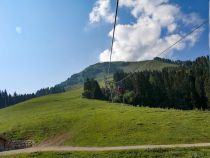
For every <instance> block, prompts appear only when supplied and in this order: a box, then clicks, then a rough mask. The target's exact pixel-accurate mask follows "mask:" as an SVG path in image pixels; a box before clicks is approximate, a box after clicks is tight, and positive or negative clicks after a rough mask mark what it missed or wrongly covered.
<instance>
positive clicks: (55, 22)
mask: <svg viewBox="0 0 210 158" xmlns="http://www.w3.org/2000/svg"><path fill="white" fill-rule="evenodd" d="M114 5H115V1H113V0H71V1H70V0H36V1H34V0H18V1H14V0H0V72H1V76H0V89H1V90H4V89H7V90H8V92H10V93H13V92H17V93H32V92H35V91H36V90H38V89H40V88H44V87H48V86H54V85H55V84H58V83H60V82H62V81H64V80H66V79H67V78H68V77H70V76H71V75H72V74H74V73H77V72H80V71H81V70H83V69H84V68H85V67H87V66H89V65H91V64H94V63H96V62H104V61H107V60H108V58H109V53H110V52H109V48H110V43H111V37H110V33H111V31H112V28H113V19H114ZM208 6H209V5H208V0H202V3H201V2H200V1H199V0H184V1H183V0H120V6H119V16H118V20H117V27H116V40H115V42H114V51H113V60H114V61H141V60H148V59H152V58H154V57H155V56H157V55H158V53H159V52H161V50H164V49H165V48H166V47H168V46H169V45H171V44H173V43H174V42H175V41H177V40H178V39H179V38H180V37H181V36H183V35H185V34H186V33H187V32H189V31H190V30H192V29H193V28H194V27H196V26H198V25H199V24H201V23H202V22H203V21H204V20H205V19H208V14H209V8H208ZM208 53H209V50H208V27H207V26H206V27H203V28H202V29H201V30H199V31H197V32H196V33H195V34H193V35H192V36H190V37H189V38H187V39H186V40H185V41H183V42H181V43H180V44H179V45H177V46H176V47H174V48H173V49H172V50H171V51H170V52H168V53H167V54H165V55H163V56H162V57H166V58H170V59H181V60H186V59H190V60H193V59H195V58H196V57H198V56H202V55H207V54H208Z"/></svg>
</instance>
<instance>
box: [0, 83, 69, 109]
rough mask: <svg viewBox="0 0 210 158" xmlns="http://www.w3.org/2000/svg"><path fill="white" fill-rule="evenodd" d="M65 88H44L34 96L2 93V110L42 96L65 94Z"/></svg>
mask: <svg viewBox="0 0 210 158" xmlns="http://www.w3.org/2000/svg"><path fill="white" fill-rule="evenodd" d="M64 91H65V90H64V88H62V87H60V86H55V87H51V88H49V87H48V88H43V89H40V90H38V91H37V92H36V93H32V94H17V93H16V92H15V93H14V94H13V95H12V94H9V93H8V92H7V91H6V90H4V91H0V108H5V107H8V106H11V105H15V104H18V103H20V102H24V101H26V100H29V99H33V98H36V97H40V96H45V95H49V94H55V93H62V92H64Z"/></svg>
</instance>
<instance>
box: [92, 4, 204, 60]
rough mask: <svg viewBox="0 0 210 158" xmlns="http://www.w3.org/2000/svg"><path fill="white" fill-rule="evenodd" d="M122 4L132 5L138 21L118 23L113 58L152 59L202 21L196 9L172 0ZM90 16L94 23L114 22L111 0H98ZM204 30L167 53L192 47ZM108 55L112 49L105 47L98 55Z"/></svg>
mask: <svg viewBox="0 0 210 158" xmlns="http://www.w3.org/2000/svg"><path fill="white" fill-rule="evenodd" d="M119 7H120V8H127V9H129V10H130V14H131V16H133V17H134V18H135V22H134V23H127V24H120V23H118V24H117V26H116V35H115V42H114V49H113V58H112V59H113V60H114V61H139V60H146V59H152V58H154V57H155V56H157V55H158V54H159V53H160V52H161V51H163V50H164V49H166V48H167V47H169V46H170V45H171V44H173V43H174V42H176V41H177V40H179V39H180V38H181V37H182V36H183V35H184V34H186V32H188V31H189V30H191V29H192V28H193V27H194V26H196V25H198V24H200V23H201V22H202V19H201V18H200V16H199V15H198V14H197V13H187V14H186V13H184V12H183V11H182V10H181V7H180V6H178V5H177V4H174V3H173V4H172V3H170V1H169V0H120V4H119ZM119 18H121V17H119ZM122 18H123V17H122ZM89 20H90V23H91V24H94V23H99V22H107V23H112V22H113V20H114V11H113V8H111V1H110V0H97V2H96V3H95V6H94V8H93V9H92V12H91V13H90V15H89ZM186 30H187V31H186ZM111 33H112V30H111V31H110V32H109V34H108V35H109V37H111V36H112V34H111ZM201 33H202V30H200V31H197V32H196V33H194V34H193V35H192V36H190V37H188V38H187V39H185V40H184V41H182V42H181V43H179V44H178V45H176V46H175V47H174V48H173V49H172V50H171V51H170V52H169V53H168V55H172V54H173V51H174V50H183V49H184V48H186V47H193V46H194V45H195V43H196V42H197V40H198V39H199V37H200V35H201ZM109 55H110V51H109V49H106V50H104V51H103V52H101V54H100V56H99V59H100V61H101V62H104V61H108V60H109Z"/></svg>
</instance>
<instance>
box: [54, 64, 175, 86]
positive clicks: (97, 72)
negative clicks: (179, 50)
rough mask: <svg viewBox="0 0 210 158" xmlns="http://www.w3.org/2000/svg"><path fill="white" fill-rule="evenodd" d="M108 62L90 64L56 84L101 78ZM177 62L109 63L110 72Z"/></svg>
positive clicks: (141, 69)
mask: <svg viewBox="0 0 210 158" xmlns="http://www.w3.org/2000/svg"><path fill="white" fill-rule="evenodd" d="M108 64H109V63H97V64H94V65H91V66H89V67H87V68H86V69H84V70H83V71H81V72H80V73H77V74H74V75H72V76H71V77H70V78H68V79H67V80H66V81H64V82H62V83H60V84H58V85H57V86H61V87H72V86H74V85H78V84H81V83H83V82H84V80H85V79H86V78H94V79H97V80H99V81H100V80H103V79H104V76H105V75H106V71H107V68H108ZM174 66H178V65H177V64H173V63H169V62H166V61H165V62H164V61H160V60H150V61H140V62H113V63H112V64H111V69H110V74H111V75H112V74H113V73H115V72H117V71H119V70H123V71H125V72H132V71H134V70H136V69H138V70H139V71H144V70H162V69H163V68H165V67H174Z"/></svg>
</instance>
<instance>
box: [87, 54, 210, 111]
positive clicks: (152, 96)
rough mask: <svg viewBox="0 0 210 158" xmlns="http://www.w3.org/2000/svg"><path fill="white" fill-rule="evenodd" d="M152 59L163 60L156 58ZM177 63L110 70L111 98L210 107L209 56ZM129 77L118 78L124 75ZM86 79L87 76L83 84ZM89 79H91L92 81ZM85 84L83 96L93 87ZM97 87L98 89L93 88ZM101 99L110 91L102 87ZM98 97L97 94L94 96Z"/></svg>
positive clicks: (145, 103)
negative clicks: (158, 68) (157, 67)
mask: <svg viewBox="0 0 210 158" xmlns="http://www.w3.org/2000/svg"><path fill="white" fill-rule="evenodd" d="M156 60H165V59H161V58H157V59H156ZM167 62H172V63H177V64H178V65H179V66H177V67H168V68H164V69H163V70H162V71H142V72H135V73H124V72H123V71H120V72H117V73H115V74H114V82H117V84H115V85H114V86H113V89H112V91H113V101H114V102H121V103H122V102H124V103H126V104H130V105H133V106H148V107H160V108H173V109H183V110H191V109H200V110H206V109H210V75H209V57H199V58H197V59H196V60H195V61H193V62H190V61H187V62H181V61H175V62H174V61H170V60H167ZM127 75H130V77H129V78H127V79H126V80H124V81H122V82H118V81H121V80H122V79H123V78H124V77H126V76H127ZM88 82H90V80H87V82H86V83H85V84H86V85H87V84H88ZM92 82H93V81H92ZM95 89H96V88H95V87H89V89H88V87H87V86H86V87H85V93H84V97H87V98H94V96H92V97H91V96H85V94H88V93H91V92H87V91H93V90H95ZM97 91H99V90H97ZM100 91H101V92H102V94H103V95H101V99H104V98H106V99H107V100H110V92H109V91H107V90H106V89H104V88H102V89H101V90H100ZM96 99H98V98H96Z"/></svg>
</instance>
